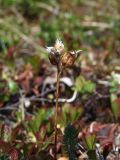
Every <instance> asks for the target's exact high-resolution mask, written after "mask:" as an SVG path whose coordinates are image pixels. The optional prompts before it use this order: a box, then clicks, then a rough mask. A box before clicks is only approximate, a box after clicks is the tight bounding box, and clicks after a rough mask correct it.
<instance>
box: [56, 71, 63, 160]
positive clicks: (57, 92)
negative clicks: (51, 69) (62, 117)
mask: <svg viewBox="0 0 120 160" xmlns="http://www.w3.org/2000/svg"><path fill="white" fill-rule="evenodd" d="M61 72H62V69H60V70H59V69H58V70H57V84H56V104H55V157H54V159H55V160H57V118H58V98H59V86H60V76H61Z"/></svg>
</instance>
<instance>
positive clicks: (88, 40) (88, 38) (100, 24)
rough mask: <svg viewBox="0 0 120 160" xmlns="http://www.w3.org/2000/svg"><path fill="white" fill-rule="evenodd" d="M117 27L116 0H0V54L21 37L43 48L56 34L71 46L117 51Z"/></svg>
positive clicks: (119, 41)
mask: <svg viewBox="0 0 120 160" xmlns="http://www.w3.org/2000/svg"><path fill="white" fill-rule="evenodd" d="M119 28H120V1H119V0H106V1H104V0H97V1H96V0H92V1H88V0H85V1H84V0H72V1H69V0H66V1H64V0H52V1H51V0H0V51H1V53H2V54H4V53H6V52H7V49H8V48H9V47H11V46H14V45H15V44H18V43H20V41H21V40H23V41H25V42H26V43H28V44H29V43H30V44H33V46H34V47H35V49H37V51H38V50H41V51H44V49H43V48H42V47H44V46H45V45H47V44H53V42H54V41H55V39H56V38H62V39H63V40H64V41H65V42H66V43H67V44H66V45H67V46H68V48H72V49H76V48H80V46H83V47H85V48H87V47H90V48H91V47H93V48H95V49H100V51H101V50H102V51H104V50H106V49H109V50H110V52H112V51H113V49H114V51H115V52H119V51H120V35H119ZM68 40H69V43H68Z"/></svg>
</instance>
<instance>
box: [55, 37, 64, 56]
mask: <svg viewBox="0 0 120 160" xmlns="http://www.w3.org/2000/svg"><path fill="white" fill-rule="evenodd" d="M54 48H55V49H56V51H57V52H59V53H60V54H61V53H62V52H63V51H64V44H63V42H62V41H61V40H60V39H57V40H56V42H55V45H54Z"/></svg>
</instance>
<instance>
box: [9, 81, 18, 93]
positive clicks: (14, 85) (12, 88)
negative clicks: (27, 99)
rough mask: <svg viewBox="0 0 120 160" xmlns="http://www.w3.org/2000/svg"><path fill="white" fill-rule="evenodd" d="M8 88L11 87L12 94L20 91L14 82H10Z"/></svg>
mask: <svg viewBox="0 0 120 160" xmlns="http://www.w3.org/2000/svg"><path fill="white" fill-rule="evenodd" d="M8 87H9V90H10V92H12V93H13V94H14V93H16V92H17V91H18V86H17V84H16V83H15V82H14V81H12V80H9V81H8Z"/></svg>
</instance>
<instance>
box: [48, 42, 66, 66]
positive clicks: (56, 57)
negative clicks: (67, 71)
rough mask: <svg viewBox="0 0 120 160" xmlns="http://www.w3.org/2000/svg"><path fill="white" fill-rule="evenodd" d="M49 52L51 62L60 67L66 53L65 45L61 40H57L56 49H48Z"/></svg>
mask: <svg viewBox="0 0 120 160" xmlns="http://www.w3.org/2000/svg"><path fill="white" fill-rule="evenodd" d="M47 51H48V52H49V55H48V56H49V60H50V62H51V64H53V65H59V62H60V57H61V55H62V54H63V51H64V45H63V43H62V41H61V40H59V39H57V40H56V42H55V44H54V47H47Z"/></svg>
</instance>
